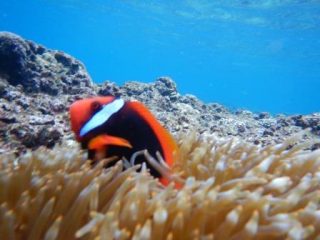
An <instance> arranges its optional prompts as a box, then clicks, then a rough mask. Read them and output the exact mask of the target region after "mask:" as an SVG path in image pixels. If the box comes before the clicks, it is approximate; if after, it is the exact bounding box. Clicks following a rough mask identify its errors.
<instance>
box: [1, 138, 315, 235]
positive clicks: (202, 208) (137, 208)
mask: <svg viewBox="0 0 320 240" xmlns="http://www.w3.org/2000/svg"><path fill="white" fill-rule="evenodd" d="M178 142H179V155H178V156H177V160H176V164H175V166H174V169H173V171H174V173H176V174H178V175H180V178H183V179H184V184H183V186H182V188H181V189H176V188H175V187H174V184H170V185H169V186H168V187H163V186H162V185H161V184H160V183H159V182H158V180H157V179H154V178H153V177H152V176H150V175H149V173H148V171H147V169H146V168H145V167H144V166H142V170H141V171H140V172H136V170H137V168H139V166H133V167H128V162H126V161H118V163H117V164H116V165H115V166H114V167H112V168H108V169H105V168H103V165H104V161H102V162H100V163H98V164H97V165H95V166H91V165H90V163H89V162H88V161H86V160H85V158H86V156H85V154H84V153H83V152H81V151H80V150H79V149H78V148H77V147H67V146H58V147H55V148H54V149H53V150H48V149H44V148H43V149H39V150H36V151H34V152H29V153H27V154H25V155H24V156H22V157H20V158H18V159H16V158H15V157H14V156H10V155H2V156H1V157H0V236H1V239H32V240H34V239H46V240H53V239H284V238H287V239H314V238H316V237H320V209H319V201H320V171H319V166H320V150H316V151H310V150H304V149H306V146H305V145H302V144H299V145H294V142H295V139H293V138H292V139H288V140H287V141H285V142H284V143H282V144H279V145H273V146H267V147H259V146H254V145H251V144H248V143H244V142H243V141H241V140H239V139H234V138H233V139H221V138H217V137H215V136H205V135H200V136H198V135H196V134H189V135H187V136H186V135H184V136H180V137H178ZM105 161H107V160H105ZM125 166H126V167H125ZM123 168H124V169H125V170H123Z"/></svg>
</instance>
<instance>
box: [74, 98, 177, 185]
mask: <svg viewBox="0 0 320 240" xmlns="http://www.w3.org/2000/svg"><path fill="white" fill-rule="evenodd" d="M70 119H71V128H72V130H73V132H74V133H75V136H76V139H77V141H79V142H81V144H82V148H84V149H88V153H89V158H90V159H95V160H99V159H101V158H103V157H110V156H119V157H126V158H127V159H130V158H131V156H132V155H133V154H134V153H135V152H137V151H140V150H145V149H147V150H148V152H149V154H150V155H151V156H152V157H154V158H155V159H157V158H156V153H157V152H159V153H160V154H161V156H162V157H163V159H164V161H165V162H166V164H167V165H168V166H169V167H171V166H172V164H173V161H174V154H175V153H176V152H177V145H176V143H175V141H174V139H173V137H172V136H171V135H170V134H169V133H168V131H167V130H166V129H165V128H163V127H162V126H161V124H160V123H159V122H158V121H157V120H156V118H155V117H154V116H153V115H152V113H151V112H150V111H149V110H148V109H147V108H146V107H145V106H144V105H143V104H142V103H141V102H138V101H124V100H123V99H121V98H115V97H113V96H107V97H93V98H87V99H82V100H78V101H76V102H74V103H73V104H72V105H71V106H70ZM142 162H146V161H145V158H144V156H138V157H137V158H136V160H135V164H141V163H142ZM146 165H147V167H148V168H149V169H150V173H151V174H152V175H153V176H154V177H157V178H159V179H160V182H161V183H162V184H164V185H167V184H168V183H169V180H168V179H167V178H164V177H163V176H162V175H161V174H160V173H159V172H158V171H157V170H156V169H155V168H154V167H152V166H151V165H150V164H149V163H148V162H146Z"/></svg>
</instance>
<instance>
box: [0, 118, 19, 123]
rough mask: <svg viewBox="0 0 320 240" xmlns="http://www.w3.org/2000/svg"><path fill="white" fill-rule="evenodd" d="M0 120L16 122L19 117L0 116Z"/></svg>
mask: <svg viewBox="0 0 320 240" xmlns="http://www.w3.org/2000/svg"><path fill="white" fill-rule="evenodd" d="M0 121H1V122H4V123H7V124H10V123H16V122H17V119H16V118H15V117H14V116H0Z"/></svg>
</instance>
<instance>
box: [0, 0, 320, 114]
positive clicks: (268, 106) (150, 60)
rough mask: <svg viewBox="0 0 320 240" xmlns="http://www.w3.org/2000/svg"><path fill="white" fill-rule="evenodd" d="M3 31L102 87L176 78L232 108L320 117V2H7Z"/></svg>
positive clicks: (184, 88)
mask: <svg viewBox="0 0 320 240" xmlns="http://www.w3.org/2000/svg"><path fill="white" fill-rule="evenodd" d="M0 31H11V32H15V33H17V34H19V35H21V36H23V37H24V38H27V39H30V40H32V41H36V42H39V43H41V44H43V45H45V46H46V47H49V48H52V49H59V50H62V51H65V52H67V53H69V54H71V55H73V56H75V57H76V58H78V59H80V60H81V61H82V62H83V63H84V64H85V65H86V67H87V69H88V71H89V73H90V74H91V76H92V78H93V80H94V81H95V82H97V83H101V82H103V81H105V80H110V81H114V82H116V83H118V84H122V83H124V82H126V81H129V80H136V81H142V82H151V81H153V80H154V79H155V78H157V77H159V76H170V77H172V78H173V79H174V80H175V81H176V82H177V84H178V89H179V91H180V92H181V93H191V94H194V95H196V96H197V97H198V98H200V99H201V100H203V101H205V102H219V103H222V104H225V105H226V106H227V107H230V108H247V109H249V110H251V111H268V112H271V113H273V114H277V113H287V114H293V113H300V114H306V113H312V112H319V111H320V95H319V90H320V1H318V0H313V1H312V0H309V1H308V0H305V1H303V0H256V1H250V0H230V1H223V0H218V1H209V0H186V1H176V0H170V1H154V0H153V1H136V0H128V1H126V0H123V1H120V0H119V1H116V0H113V1H110V0H94V1H80V0H65V1H55V0H29V1H23V0H11V1H4V0H1V1H0Z"/></svg>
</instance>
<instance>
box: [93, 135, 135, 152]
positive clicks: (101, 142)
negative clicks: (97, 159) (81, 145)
mask: <svg viewBox="0 0 320 240" xmlns="http://www.w3.org/2000/svg"><path fill="white" fill-rule="evenodd" d="M107 145H114V146H119V147H127V148H132V145H131V144H130V142H129V141H127V140H126V139H124V138H121V137H114V136H110V135H107V134H103V135H99V136H96V137H94V138H93V139H91V140H90V141H89V144H88V148H89V149H90V150H101V149H104V148H105V147H106V146H107Z"/></svg>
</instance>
